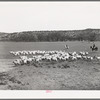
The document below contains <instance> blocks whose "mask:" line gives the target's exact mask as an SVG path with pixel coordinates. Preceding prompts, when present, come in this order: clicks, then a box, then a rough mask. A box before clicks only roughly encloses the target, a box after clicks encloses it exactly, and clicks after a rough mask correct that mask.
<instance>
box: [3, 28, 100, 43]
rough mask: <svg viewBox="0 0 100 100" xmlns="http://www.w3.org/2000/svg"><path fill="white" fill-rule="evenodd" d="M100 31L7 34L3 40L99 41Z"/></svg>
mask: <svg viewBox="0 0 100 100" xmlns="http://www.w3.org/2000/svg"><path fill="white" fill-rule="evenodd" d="M99 33H100V30H96V29H95V30H93V29H87V30H75V31H27V32H19V33H11V34H7V35H6V36H5V37H3V38H2V40H5V41H26V42H32V41H33V42H37V41H39V42H40V41H50V42H51V41H68V40H69V41H74V40H78V41H83V40H87V41H99V40H100V34H99Z"/></svg>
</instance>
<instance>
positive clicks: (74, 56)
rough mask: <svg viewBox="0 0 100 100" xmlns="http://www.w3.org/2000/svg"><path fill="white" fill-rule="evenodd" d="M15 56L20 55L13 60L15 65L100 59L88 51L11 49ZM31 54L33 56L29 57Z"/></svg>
mask: <svg viewBox="0 0 100 100" xmlns="http://www.w3.org/2000/svg"><path fill="white" fill-rule="evenodd" d="M10 53H11V54H13V55H14V56H19V59H16V60H14V61H13V63H14V65H25V64H32V63H34V62H39V61H43V60H45V61H56V62H57V61H67V60H72V61H73V60H78V59H82V60H94V59H97V60H100V57H96V56H95V57H91V56H89V53H88V52H84V51H83V52H82V51H80V52H78V53H76V52H66V51H56V50H55V51H40V50H35V51H25V50H24V51H17V52H14V51H10ZM29 55H31V58H30V57H28V56H29Z"/></svg>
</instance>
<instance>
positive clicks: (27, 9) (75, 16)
mask: <svg viewBox="0 0 100 100" xmlns="http://www.w3.org/2000/svg"><path fill="white" fill-rule="evenodd" d="M86 28H95V29H100V2H84V1H83V2H82V1H81V2H78V1H77V2H68V1H67V2H0V32H8V33H10V32H21V31H40V30H80V29H86Z"/></svg>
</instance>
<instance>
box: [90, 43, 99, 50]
mask: <svg viewBox="0 0 100 100" xmlns="http://www.w3.org/2000/svg"><path fill="white" fill-rule="evenodd" d="M90 48H91V49H92V51H98V47H97V46H96V45H95V44H93V46H90Z"/></svg>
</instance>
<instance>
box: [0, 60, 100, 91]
mask: <svg viewBox="0 0 100 100" xmlns="http://www.w3.org/2000/svg"><path fill="white" fill-rule="evenodd" d="M0 90H100V61H82V60H78V61H64V62H40V63H34V64H33V65H23V66H16V67H14V68H13V69H12V70H10V71H8V72H0Z"/></svg>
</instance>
